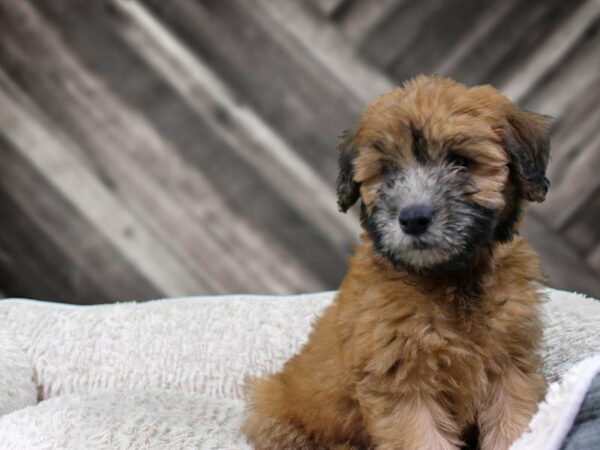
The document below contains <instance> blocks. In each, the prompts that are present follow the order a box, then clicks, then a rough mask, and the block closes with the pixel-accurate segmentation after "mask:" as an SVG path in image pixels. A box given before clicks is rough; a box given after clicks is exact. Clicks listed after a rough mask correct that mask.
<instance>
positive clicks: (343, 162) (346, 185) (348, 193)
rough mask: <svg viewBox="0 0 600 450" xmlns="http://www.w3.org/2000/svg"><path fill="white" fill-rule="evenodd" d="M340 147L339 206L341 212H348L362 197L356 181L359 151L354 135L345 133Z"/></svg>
mask: <svg viewBox="0 0 600 450" xmlns="http://www.w3.org/2000/svg"><path fill="white" fill-rule="evenodd" d="M341 138H342V143H341V144H340V145H339V147H338V150H339V166H340V167H339V172H338V176H337V183H336V189H337V204H338V208H339V210H340V211H341V212H344V213H345V212H346V211H348V209H350V207H352V205H354V203H356V201H357V200H358V198H359V197H360V184H359V183H357V182H356V181H354V159H355V158H356V157H357V156H358V150H357V149H356V147H355V144H354V133H352V132H350V131H345V132H344V133H343V134H342V136H341Z"/></svg>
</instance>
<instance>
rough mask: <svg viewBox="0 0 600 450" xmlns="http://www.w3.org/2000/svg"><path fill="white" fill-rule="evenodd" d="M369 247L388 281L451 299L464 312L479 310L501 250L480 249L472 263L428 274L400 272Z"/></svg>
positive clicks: (492, 248)
mask: <svg viewBox="0 0 600 450" xmlns="http://www.w3.org/2000/svg"><path fill="white" fill-rule="evenodd" d="M365 244H366V245H367V246H368V247H369V254H370V256H371V258H372V263H373V264H374V265H375V266H376V267H377V270H378V271H382V272H383V273H384V274H385V276H386V278H388V279H395V280H397V281H398V282H401V283H404V284H407V285H410V286H412V287H414V288H415V289H418V290H419V291H421V292H423V293H426V294H427V295H428V296H433V297H439V298H443V299H444V301H447V299H448V298H451V299H452V301H453V302H455V303H456V308H457V309H458V310H461V311H466V310H469V309H471V308H472V307H475V306H476V305H477V304H478V303H479V301H480V299H481V297H482V294H483V293H484V292H485V289H486V287H487V286H489V284H490V283H493V280H494V277H495V270H496V253H497V251H498V248H499V245H497V244H495V243H493V244H491V245H490V246H489V247H481V248H478V249H476V250H475V252H474V253H473V255H472V257H471V258H470V260H469V262H468V263H467V264H465V265H464V266H462V267H460V268H451V269H447V270H443V271H441V270H440V271H435V272H424V273H415V272H410V271H408V270H406V269H402V268H396V267H394V266H393V265H392V264H391V263H390V262H389V261H388V260H387V258H385V257H384V256H382V255H379V254H378V253H377V252H376V251H375V250H374V249H373V248H372V246H371V244H370V243H365ZM508 245H509V246H510V245H511V244H508Z"/></svg>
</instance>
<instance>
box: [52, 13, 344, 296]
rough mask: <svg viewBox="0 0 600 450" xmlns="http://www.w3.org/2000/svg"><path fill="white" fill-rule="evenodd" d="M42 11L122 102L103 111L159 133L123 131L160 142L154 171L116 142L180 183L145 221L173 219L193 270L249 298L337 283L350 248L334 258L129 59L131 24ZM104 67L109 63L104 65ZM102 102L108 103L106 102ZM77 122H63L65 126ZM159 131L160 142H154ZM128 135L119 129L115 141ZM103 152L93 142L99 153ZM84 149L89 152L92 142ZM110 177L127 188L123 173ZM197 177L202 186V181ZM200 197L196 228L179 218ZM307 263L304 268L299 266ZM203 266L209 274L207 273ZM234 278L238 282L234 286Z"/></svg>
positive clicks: (174, 96)
mask: <svg viewBox="0 0 600 450" xmlns="http://www.w3.org/2000/svg"><path fill="white" fill-rule="evenodd" d="M41 9H43V10H44V12H45V14H46V15H47V16H48V17H49V18H50V19H51V20H52V21H53V23H56V24H57V25H58V26H59V27H60V29H61V30H63V32H64V33H65V38H66V39H67V40H68V41H70V42H76V43H75V44H73V46H74V48H75V49H76V51H77V54H78V55H79V56H80V57H81V58H82V59H83V60H84V61H85V62H86V64H87V65H88V66H89V67H91V68H92V69H93V72H94V73H95V74H96V75H100V76H102V77H103V80H104V81H105V82H106V83H108V85H109V87H110V88H111V89H112V90H113V92H114V93H117V94H118V95H119V96H120V97H121V98H122V99H124V100H125V102H126V105H121V106H120V107H118V108H116V107H114V108H113V107H110V106H109V105H107V106H106V108H110V109H118V110H119V112H116V113H113V114H117V115H118V116H121V117H120V119H119V121H118V122H124V123H126V122H132V120H133V119H132V118H131V117H124V113H123V111H128V110H129V109H131V108H133V111H141V112H143V114H144V120H149V121H150V123H151V125H152V126H153V127H155V130H154V131H153V130H149V129H148V126H147V125H142V124H140V123H138V122H139V120H134V121H133V123H129V125H128V127H129V128H131V127H132V126H134V125H135V127H136V128H139V133H136V134H138V135H139V137H143V136H144V135H147V136H153V135H154V136H155V137H156V140H157V142H156V144H155V145H154V146H152V149H153V152H154V153H155V157H156V158H160V160H162V161H164V162H163V163H160V164H154V165H152V166H151V165H148V163H145V162H144V161H143V158H144V153H147V152H148V151H150V150H151V148H148V145H147V143H146V148H145V149H144V150H143V151H142V150H141V149H142V148H143V146H144V143H143V142H138V143H137V144H135V143H129V144H128V145H125V144H126V142H122V143H121V145H122V146H125V147H127V148H129V147H131V149H130V150H129V151H130V152H135V153H136V154H138V156H136V158H139V159H140V161H138V163H137V165H144V166H145V167H140V169H141V170H143V172H144V173H139V176H140V177H146V176H148V174H150V176H152V175H153V176H154V177H162V178H165V174H161V171H162V167H164V166H165V164H167V165H169V166H170V167H171V170H172V172H171V176H172V179H173V180H179V181H178V183H177V184H173V183H170V185H166V186H156V189H154V191H155V192H154V193H153V194H152V197H153V200H154V202H155V203H156V202H157V199H160V198H161V197H163V198H164V196H165V195H169V193H171V194H173V195H175V194H176V195H177V198H178V204H174V205H168V203H169V202H168V201H167V200H166V199H165V202H164V203H165V205H164V206H165V207H169V208H170V209H169V210H168V212H167V211H164V212H160V210H156V209H154V211H152V210H151V209H150V207H148V208H147V210H146V214H148V213H151V214H152V218H151V219H152V220H155V221H159V222H166V221H172V225H170V227H171V228H172V229H176V230H178V238H179V239H184V240H185V242H184V244H183V245H182V248H183V251H184V253H185V254H186V255H189V256H191V257H193V258H196V259H199V258H202V259H201V260H199V261H202V264H200V263H198V264H197V266H198V271H201V272H202V273H204V272H206V273H208V274H210V276H211V279H213V280H221V281H223V283H226V285H227V286H228V288H229V289H232V290H238V291H239V290H250V291H252V292H257V291H265V290H266V291H269V292H281V291H282V290H285V289H287V290H290V289H291V290H293V291H299V290H311V289H318V288H319V286H323V285H322V284H321V282H320V281H318V280H319V279H322V280H328V281H329V280H331V279H332V278H333V279H335V280H338V279H339V277H340V276H341V272H342V271H343V267H344V265H343V258H342V257H341V256H339V255H340V254H341V252H346V251H347V249H345V250H340V251H339V252H337V249H336V248H335V247H334V246H332V244H331V243H328V242H327V241H325V240H324V239H323V237H322V236H321V235H320V234H319V233H317V232H316V231H315V230H314V229H313V228H312V227H311V226H310V225H308V224H307V223H306V220H305V219H304V218H303V217H301V216H299V215H298V213H296V212H294V211H292V210H291V208H290V206H289V205H288V204H286V203H285V202H284V201H283V200H282V199H281V198H280V196H279V195H278V194H279V193H278V192H277V191H275V190H273V189H272V187H270V186H268V184H267V183H265V182H264V181H263V180H261V179H260V177H257V176H256V173H255V170H253V168H252V167H251V166H249V165H248V164H247V163H245V162H244V160H242V159H240V158H239V157H238V156H239V155H238V154H236V153H235V152H232V151H231V148H230V142H227V141H225V140H223V138H222V136H219V135H218V134H215V130H214V129H213V128H211V126H210V125H211V124H210V123H209V124H207V123H205V122H204V121H203V120H202V118H201V117H198V115H197V114H196V113H195V111H193V110H191V109H190V107H189V105H188V104H186V101H183V100H182V98H181V96H180V95H179V94H178V93H177V92H175V91H173V89H172V87H170V86H169V85H167V84H165V82H164V80H162V79H161V78H160V77H158V76H157V74H156V73H154V71H153V70H152V68H151V67H149V66H147V65H146V64H145V63H144V61H143V60H141V59H140V55H138V54H136V53H134V52H133V50H135V49H131V48H129V47H128V46H127V45H125V44H126V42H124V41H121V40H120V39H119V33H120V28H122V27H125V26H127V24H126V21H124V17H122V16H120V15H118V11H116V10H114V9H109V11H110V13H109V14H104V13H103V10H99V11H97V12H96V15H95V16H94V17H93V18H92V17H90V16H89V15H88V11H87V8H85V5H83V6H81V7H76V6H73V5H71V4H70V3H68V2H53V3H52V5H44V7H42V8H41ZM106 61H111V62H112V63H113V65H112V66H109V65H107V64H106ZM125 78H128V79H130V80H132V81H131V85H128V83H127V82H124V81H123V80H124V79H125ZM134 85H135V86H134ZM99 96H100V97H102V98H103V99H104V98H105V97H108V98H110V97H111V96H112V95H111V94H106V95H104V94H103V95H99ZM96 107H98V105H96ZM209 112H210V114H212V115H213V116H214V118H213V119H212V122H211V123H212V125H214V124H215V123H217V124H218V122H222V124H223V126H226V127H231V126H232V118H231V117H230V116H228V115H227V111H224V110H223V108H220V107H219V105H214V106H212V107H211V108H210V111H209ZM136 114H137V113H136ZM77 120H79V119H78V118H73V117H71V118H69V121H77ZM109 123H110V122H109ZM136 124H137V125H136ZM111 126H115V127H117V126H118V123H115V124H112V123H111ZM104 127H106V123H105V124H104ZM140 127H142V128H140ZM87 128H89V130H88V132H87V133H86V136H87V139H88V140H92V139H93V140H97V139H101V136H102V134H103V130H102V128H100V129H94V130H93V131H92V129H93V127H92V126H89V127H87ZM157 131H158V133H160V134H159V135H156V132H157ZM230 131H231V130H230ZM124 132H125V128H124V129H123V131H122V132H120V133H119V132H113V133H111V135H116V134H123V133H124ZM130 134H131V132H130ZM121 139H125V138H124V137H122V138H121ZM128 139H133V137H131V136H129V137H128ZM165 139H167V141H165ZM101 144H102V142H100V143H97V144H96V147H98V146H99V145H100V146H101ZM86 147H89V148H90V149H92V148H93V147H92V146H91V144H88V145H86ZM136 149H137V150H136ZM105 152H106V149H104V151H102V150H101V149H98V150H96V152H95V154H96V155H97V157H98V158H101V157H104V154H105ZM117 157H120V156H119V155H114V156H113V158H112V159H113V161H114V158H117ZM103 164H104V166H103V167H104V170H106V171H113V172H114V171H115V170H116V169H115V168H114V167H113V165H114V164H111V162H110V161H105V162H104V163H103ZM128 166H130V167H129V169H128V170H129V171H130V172H131V173H136V171H137V172H140V170H138V169H137V168H136V167H135V163H133V162H130V163H129V164H128ZM121 167H123V164H121ZM177 167H178V169H176V168H177ZM157 171H158V172H157ZM240 174H243V177H240ZM116 178H117V179H120V180H122V182H124V181H126V180H124V178H125V174H124V173H122V174H121V175H117V176H116ZM202 179H205V180H206V182H201V180H202ZM207 183H208V184H207ZM132 189H133V188H132ZM215 189H216V190H215ZM130 195H137V196H139V195H140V193H139V192H137V191H136V192H133V191H131V193H130ZM202 199H204V200H203V201H205V202H209V203H208V204H207V207H208V210H207V211H205V212H202V215H201V216H198V217H195V218H191V219H192V220H186V219H183V216H186V215H189V214H190V213H192V214H194V211H199V207H202V205H201V203H200V201H201V200H202ZM182 201H183V202H184V203H182ZM171 203H172V202H171ZM186 205H187V206H186ZM188 206H189V208H188ZM155 208H156V206H155ZM333 208H334V205H333V203H332V205H331V209H332V210H333ZM140 213H144V212H143V211H142V212H140ZM182 215H183V216H182ZM178 218H181V219H178ZM198 221H200V222H199V223H198ZM274 222H275V223H274ZM255 223H258V225H255ZM264 230H269V231H270V233H271V237H274V238H276V239H275V240H268V239H266V238H265V237H264ZM340 235H342V234H340ZM342 236H343V235H342ZM279 237H281V238H282V240H284V244H286V245H285V246H284V245H283V244H279V242H280V240H279V239H278V238H279ZM193 242H196V244H193ZM300 242H303V243H302V244H300ZM307 242H308V243H314V245H315V246H316V248H319V249H320V250H318V251H316V252H309V251H307V250H305V249H306V243H307ZM347 242H349V240H348V241H347ZM211 248H213V249H214V250H212V251H213V254H212V255H211V253H210V252H209V249H211ZM292 251H293V252H294V253H293V254H292V253H291V252H292ZM303 257H306V258H307V259H308V261H307V262H305V261H303V259H302V258H303ZM211 261H212V262H211ZM282 261H286V263H285V264H284V263H283V262H282ZM207 264H211V265H212V266H213V267H210V268H207V267H205V266H206V265H207ZM240 264H242V267H245V269H244V270H243V271H240V270H239V269H236V267H239V265H240ZM305 267H311V269H310V270H314V272H315V273H314V274H311V273H309V271H308V270H307V269H305ZM320 269H322V270H320ZM317 271H318V272H317ZM236 278H237V279H238V280H239V281H238V282H237V284H236ZM220 289H224V287H221V288H220Z"/></svg>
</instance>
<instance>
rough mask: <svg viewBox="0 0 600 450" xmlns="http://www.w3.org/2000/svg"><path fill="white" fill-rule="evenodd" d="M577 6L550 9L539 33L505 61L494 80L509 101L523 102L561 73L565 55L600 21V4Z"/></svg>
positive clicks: (590, 2) (564, 4)
mask: <svg viewBox="0 0 600 450" xmlns="http://www.w3.org/2000/svg"><path fill="white" fill-rule="evenodd" d="M577 6H578V4H577V2H561V3H559V4H558V5H557V8H548V10H547V12H546V14H545V16H544V19H543V20H542V25H541V26H537V27H536V30H537V33H535V34H534V33H529V34H528V35H527V37H528V39H527V40H526V42H524V43H522V45H519V46H518V47H517V49H516V51H515V52H513V53H512V54H511V55H510V56H511V57H510V58H508V59H507V60H505V61H504V62H503V64H502V66H501V68H502V69H503V71H498V72H497V73H496V74H495V79H497V80H498V81H496V83H498V85H499V86H500V89H501V90H502V91H503V92H504V93H505V94H506V95H507V96H508V97H509V98H512V99H514V100H517V101H520V100H522V99H524V98H525V97H526V95H527V94H529V93H530V92H531V91H532V89H533V88H534V87H535V85H536V84H537V83H538V82H539V81H540V80H542V79H543V78H547V77H548V76H551V74H552V72H553V71H558V70H560V69H561V66H562V64H563V61H564V59H566V56H567V55H569V54H570V53H572V51H573V49H574V47H577V46H578V45H579V43H580V42H581V40H582V39H585V37H586V36H585V35H586V34H587V33H588V32H589V30H590V29H591V28H593V27H595V26H596V24H597V23H598V22H599V21H600V2H598V1H596V0H588V1H587V2H585V3H584V4H583V5H581V6H579V7H577ZM532 35H533V36H534V37H535V38H531V36H532ZM511 67H514V68H517V70H511V69H510V68H511ZM515 72H516V73H515ZM501 80H504V81H501Z"/></svg>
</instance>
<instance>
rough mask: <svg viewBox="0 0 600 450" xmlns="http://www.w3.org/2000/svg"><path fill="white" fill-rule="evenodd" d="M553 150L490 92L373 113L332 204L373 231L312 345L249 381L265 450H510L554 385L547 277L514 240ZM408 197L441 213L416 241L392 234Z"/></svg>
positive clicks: (358, 133)
mask: <svg viewBox="0 0 600 450" xmlns="http://www.w3.org/2000/svg"><path fill="white" fill-rule="evenodd" d="M548 148H549V147H548V142H547V134H546V121H545V119H544V118H542V117H541V116H538V115H536V114H533V113H528V112H524V111H521V110H519V109H518V108H517V107H516V106H515V105H514V104H513V103H511V102H510V101H509V100H507V99H506V98H505V97H503V96H502V95H501V94H499V93H498V92H497V91H495V90H494V89H493V88H491V87H489V86H481V87H475V88H471V89H468V88H466V87H465V86H463V85H461V84H459V83H456V82H454V81H452V80H450V79H447V78H440V77H433V78H428V77H424V76H421V77H417V78H416V79H414V80H411V81H409V82H407V83H405V85H403V86H402V87H401V88H398V89H396V90H394V91H392V92H391V93H388V94H385V95H383V96H382V97H380V98H379V99H377V100H376V101H375V102H374V103H373V104H372V105H371V106H370V107H369V108H368V109H367V110H366V111H365V113H364V114H363V116H362V117H361V119H360V121H359V124H358V126H357V127H356V128H355V130H354V132H353V133H351V134H349V135H347V136H346V137H345V140H344V143H343V145H342V148H341V157H340V161H341V162H342V163H343V164H341V166H340V172H341V173H340V176H339V177H338V196H339V198H340V202H339V204H340V208H341V209H342V210H343V211H345V210H346V209H348V208H349V207H351V206H352V203H354V202H355V201H357V200H359V199H360V201H361V211H362V217H361V219H362V224H363V228H364V229H365V231H366V232H365V233H364V234H363V235H362V236H361V240H362V242H361V244H360V245H359V246H358V248H357V249H356V250H355V253H354V255H353V256H352V257H351V259H350V264H349V269H348V273H347V275H346V277H345V279H344V281H343V282H342V285H341V287H340V290H339V292H338V294H337V296H336V299H335V301H334V303H333V305H331V306H330V307H329V308H328V309H327V310H326V311H325V313H324V314H323V315H322V317H320V318H319V319H318V320H317V322H316V323H315V324H314V329H313V331H312V333H311V335H310V338H309V341H308V343H307V344H306V345H305V346H304V347H303V349H302V350H301V351H300V352H299V353H298V354H297V355H296V356H294V357H293V358H291V359H290V360H289V361H288V362H287V363H286V364H285V366H284V368H283V370H282V371H281V372H279V373H276V374H273V375H271V376H269V377H267V378H265V379H258V380H254V381H252V382H251V383H249V385H248V404H249V409H248V418H247V421H246V423H245V425H244V432H245V434H246V436H247V438H248V440H249V442H251V443H252V444H253V445H254V447H255V448H256V449H269V450H271V449H331V448H340V449H341V448H346V449H350V448H354V449H370V448H376V449H378V450H388V449H389V450H391V449H407V450H415V449H439V450H450V449H458V448H460V447H461V446H463V445H465V442H467V436H466V434H467V432H469V433H470V432H471V431H472V430H473V429H474V428H475V429H476V430H477V431H478V433H476V435H475V436H476V438H475V439H476V440H478V441H479V444H478V445H480V446H481V448H482V449H484V450H492V449H494V450H503V449H507V448H508V447H509V446H510V444H511V442H513V441H514V439H515V438H516V437H518V436H519V434H520V433H521V432H522V430H523V429H524V428H525V426H526V425H527V423H528V421H529V419H530V418H531V416H532V415H533V413H534V412H535V410H536V405H537V403H538V401H540V400H541V399H542V397H543V394H544V390H545V381H544V379H543V376H542V374H541V368H540V358H539V356H538V355H537V352H538V346H539V343H540V339H541V334H542V328H541V322H540V318H539V312H538V310H539V306H540V301H541V300H540V297H539V294H538V292H537V282H538V281H539V280H540V279H541V278H542V275H541V272H540V267H539V263H538V260H537V258H536V256H535V255H534V254H533V253H532V251H531V250H530V249H529V247H528V246H527V244H526V243H525V242H524V240H523V239H522V238H519V237H517V238H514V234H515V233H516V231H517V228H518V223H519V218H520V216H521V211H522V209H523V207H524V204H525V202H526V201H528V200H529V201H531V200H536V201H541V200H543V197H544V195H545V193H546V189H547V180H546V178H545V176H544V173H543V171H544V170H545V166H546V162H547V157H548V156H547V152H548ZM457 155H458V156H459V157H460V158H459V159H457ZM456 161H459V162H461V163H462V164H463V165H462V166H461V167H459V165H457V163H456ZM465 161H468V164H466V162H465ZM414 202H427V203H428V204H431V205H433V206H434V208H435V211H436V216H435V219H434V223H433V224H432V225H431V228H430V230H428V231H427V233H426V234H424V235H423V236H421V237H414V236H409V235H404V234H403V233H402V230H401V228H400V226H399V225H398V220H397V217H398V210H399V209H401V208H402V207H404V206H405V205H408V204H411V203H414ZM477 434H478V438H477ZM475 445H477V444H475Z"/></svg>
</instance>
